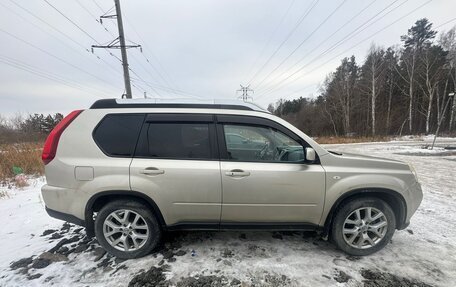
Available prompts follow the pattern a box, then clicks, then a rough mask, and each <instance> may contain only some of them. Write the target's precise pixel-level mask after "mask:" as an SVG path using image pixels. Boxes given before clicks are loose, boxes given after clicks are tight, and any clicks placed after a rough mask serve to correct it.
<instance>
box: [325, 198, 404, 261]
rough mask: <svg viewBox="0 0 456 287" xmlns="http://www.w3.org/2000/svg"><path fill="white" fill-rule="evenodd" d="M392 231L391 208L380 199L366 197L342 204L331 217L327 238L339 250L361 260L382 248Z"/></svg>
mask: <svg viewBox="0 0 456 287" xmlns="http://www.w3.org/2000/svg"><path fill="white" fill-rule="evenodd" d="M395 229H396V218H395V216H394V212H393V210H392V209H391V207H390V206H389V205H388V204H387V203H386V202H385V201H383V200H381V199H378V198H374V197H369V198H358V199H353V200H350V201H348V202H345V203H343V204H342V206H340V207H339V208H338V210H337V212H336V214H335V217H334V221H333V224H332V229H331V231H332V233H331V234H332V239H333V241H334V242H335V244H336V246H337V247H338V248H339V249H341V250H343V251H345V252H346V253H348V254H350V255H355V256H364V255H369V254H372V253H374V252H377V251H379V250H380V249H382V248H383V247H385V245H386V244H388V242H389V241H390V239H391V237H392V236H393V234H394V231H395Z"/></svg>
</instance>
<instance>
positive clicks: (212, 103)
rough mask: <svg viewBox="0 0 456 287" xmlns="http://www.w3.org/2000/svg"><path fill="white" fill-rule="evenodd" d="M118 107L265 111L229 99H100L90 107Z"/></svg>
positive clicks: (256, 106)
mask: <svg viewBox="0 0 456 287" xmlns="http://www.w3.org/2000/svg"><path fill="white" fill-rule="evenodd" d="M120 108H182V109H191V108H194V109H225V110H246V111H258V112H266V113H269V112H268V111H267V110H265V109H263V108H262V107H260V106H259V105H257V104H255V103H252V102H244V101H242V100H231V99H214V100H203V99H201V100H200V99H102V100H98V101H96V102H95V103H93V105H92V106H91V107H90V109H120Z"/></svg>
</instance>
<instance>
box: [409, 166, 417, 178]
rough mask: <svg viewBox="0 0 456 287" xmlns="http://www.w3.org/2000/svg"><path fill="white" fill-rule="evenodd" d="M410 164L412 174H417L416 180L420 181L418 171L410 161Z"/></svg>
mask: <svg viewBox="0 0 456 287" xmlns="http://www.w3.org/2000/svg"><path fill="white" fill-rule="evenodd" d="M408 166H409V168H410V171H411V172H412V174H413V175H414V176H415V179H416V181H418V173H416V169H415V167H414V166H413V165H412V164H411V163H409V164H408Z"/></svg>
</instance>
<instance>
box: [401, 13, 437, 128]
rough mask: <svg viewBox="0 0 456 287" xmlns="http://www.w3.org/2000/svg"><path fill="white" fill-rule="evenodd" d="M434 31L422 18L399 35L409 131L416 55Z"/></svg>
mask: <svg viewBox="0 0 456 287" xmlns="http://www.w3.org/2000/svg"><path fill="white" fill-rule="evenodd" d="M436 34H437V32H436V31H433V30H432V23H430V22H429V21H428V19H426V18H423V19H420V20H418V21H416V22H415V25H413V26H412V27H411V28H410V29H409V30H408V32H407V35H403V36H401V40H402V41H403V42H404V47H405V51H404V53H403V54H402V64H403V70H405V76H402V74H401V73H400V75H401V77H402V78H403V79H404V81H405V82H406V83H407V84H408V93H407V96H408V97H409V131H410V133H412V132H413V103H414V99H415V98H414V96H415V94H414V92H415V74H416V70H417V57H418V54H419V53H420V52H421V49H422V47H423V46H424V45H428V44H429V43H430V41H431V40H432V39H434V37H435V35H436Z"/></svg>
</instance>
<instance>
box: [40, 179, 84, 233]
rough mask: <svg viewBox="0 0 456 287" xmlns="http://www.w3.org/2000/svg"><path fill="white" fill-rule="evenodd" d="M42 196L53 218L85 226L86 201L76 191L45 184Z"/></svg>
mask: <svg viewBox="0 0 456 287" xmlns="http://www.w3.org/2000/svg"><path fill="white" fill-rule="evenodd" d="M41 195H42V196H43V200H44V203H45V205H46V211H47V213H48V214H49V215H50V216H51V217H54V218H57V219H61V220H65V221H68V222H71V223H75V224H78V225H83V226H84V222H85V220H84V212H83V210H84V207H85V205H83V204H82V203H83V202H84V201H83V200H82V199H81V197H80V196H78V193H77V192H75V190H74V189H70V188H63V187H57V186H51V185H48V184H45V185H43V187H42V188H41Z"/></svg>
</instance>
